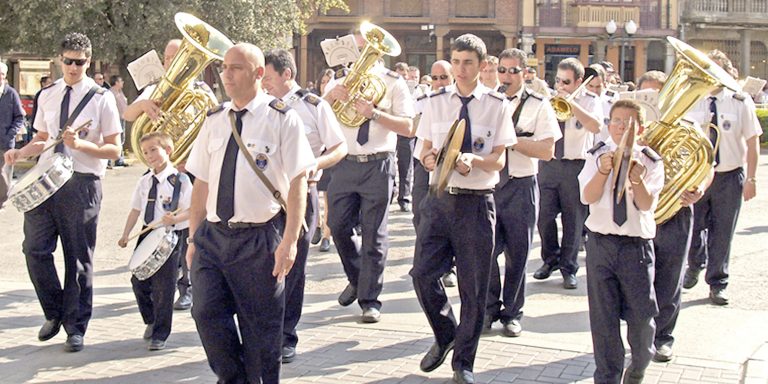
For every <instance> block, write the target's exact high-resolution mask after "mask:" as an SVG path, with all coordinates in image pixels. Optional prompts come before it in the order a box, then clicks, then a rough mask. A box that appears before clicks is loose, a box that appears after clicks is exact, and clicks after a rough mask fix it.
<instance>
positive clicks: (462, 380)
mask: <svg viewBox="0 0 768 384" xmlns="http://www.w3.org/2000/svg"><path fill="white" fill-rule="evenodd" d="M453 381H454V382H455V383H458V384H467V383H474V382H475V375H474V374H472V372H471V371H467V370H465V369H457V370H455V371H453Z"/></svg>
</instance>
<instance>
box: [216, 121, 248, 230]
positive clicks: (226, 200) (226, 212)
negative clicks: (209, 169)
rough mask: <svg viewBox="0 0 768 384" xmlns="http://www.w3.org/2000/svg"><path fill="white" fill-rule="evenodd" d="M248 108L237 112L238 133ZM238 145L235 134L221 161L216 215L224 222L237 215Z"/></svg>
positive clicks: (236, 124) (241, 129)
mask: <svg viewBox="0 0 768 384" xmlns="http://www.w3.org/2000/svg"><path fill="white" fill-rule="evenodd" d="M246 112H248V110H247V109H243V110H242V111H239V112H235V117H236V119H235V129H237V133H238V134H242V132H243V115H244V114H245V113H246ZM237 153H238V146H237V140H235V135H234V134H232V135H231V136H230V137H229V142H228V143H227V151H226V152H225V153H224V161H223V162H222V163H221V177H220V178H219V191H218V193H217V195H216V216H218V217H219V219H220V220H221V222H222V223H226V222H229V219H231V218H232V216H234V215H235V170H236V168H237Z"/></svg>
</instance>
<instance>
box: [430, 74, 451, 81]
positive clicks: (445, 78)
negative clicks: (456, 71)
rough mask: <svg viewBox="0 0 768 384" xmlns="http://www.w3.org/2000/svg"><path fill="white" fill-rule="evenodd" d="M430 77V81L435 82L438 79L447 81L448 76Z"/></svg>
mask: <svg viewBox="0 0 768 384" xmlns="http://www.w3.org/2000/svg"><path fill="white" fill-rule="evenodd" d="M430 77H431V78H432V80H434V81H437V80H438V79H440V80H448V75H440V76H437V75H432V76H430Z"/></svg>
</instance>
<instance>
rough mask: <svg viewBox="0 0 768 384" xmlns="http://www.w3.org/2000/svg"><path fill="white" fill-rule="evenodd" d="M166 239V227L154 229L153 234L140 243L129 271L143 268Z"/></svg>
mask: <svg viewBox="0 0 768 384" xmlns="http://www.w3.org/2000/svg"><path fill="white" fill-rule="evenodd" d="M164 237H165V228H164V227H161V228H155V229H153V230H152V232H150V233H149V234H148V235H147V236H146V237H144V240H142V241H141V243H139V246H138V247H136V250H135V251H133V256H132V257H131V261H130V263H128V269H130V270H134V269H136V268H138V267H139V266H141V265H142V264H143V263H144V262H145V261H146V260H147V259H148V258H149V257H150V256H152V253H153V252H155V249H157V246H158V245H160V242H161V241H163V238H164Z"/></svg>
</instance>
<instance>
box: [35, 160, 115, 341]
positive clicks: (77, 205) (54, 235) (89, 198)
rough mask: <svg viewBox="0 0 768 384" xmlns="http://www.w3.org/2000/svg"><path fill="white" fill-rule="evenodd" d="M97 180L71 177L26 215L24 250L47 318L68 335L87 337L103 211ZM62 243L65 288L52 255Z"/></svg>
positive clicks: (77, 176) (84, 175)
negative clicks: (59, 243) (58, 322)
mask: <svg viewBox="0 0 768 384" xmlns="http://www.w3.org/2000/svg"><path fill="white" fill-rule="evenodd" d="M101 196H102V195H101V179H99V178H98V177H97V176H94V175H88V174H81V173H75V174H74V176H72V178H71V179H70V180H69V181H67V183H66V184H64V185H63V186H62V187H61V189H59V190H58V191H57V192H56V193H55V194H54V195H53V196H51V197H50V198H48V200H46V201H45V202H43V203H42V204H40V205H39V206H38V207H36V208H35V209H33V210H31V211H29V212H26V213H25V214H24V242H23V246H22V247H23V251H24V256H25V257H26V261H27V270H28V271H29V277H30V279H31V280H32V285H34V287H35V292H36V293H37V298H38V299H39V300H40V305H41V306H42V307H43V313H44V314H45V318H46V319H49V320H51V319H60V320H61V321H62V324H63V325H64V330H65V331H66V332H67V335H85V331H86V329H87V328H88V321H89V320H90V319H91V312H92V310H93V250H94V248H95V247H96V226H97V224H98V220H99V209H101ZM58 238H61V244H62V247H63V251H64V287H63V288H62V284H61V282H60V281H59V276H58V275H57V273H56V266H55V264H54V261H53V252H54V251H55V250H56V241H57V239H58Z"/></svg>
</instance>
